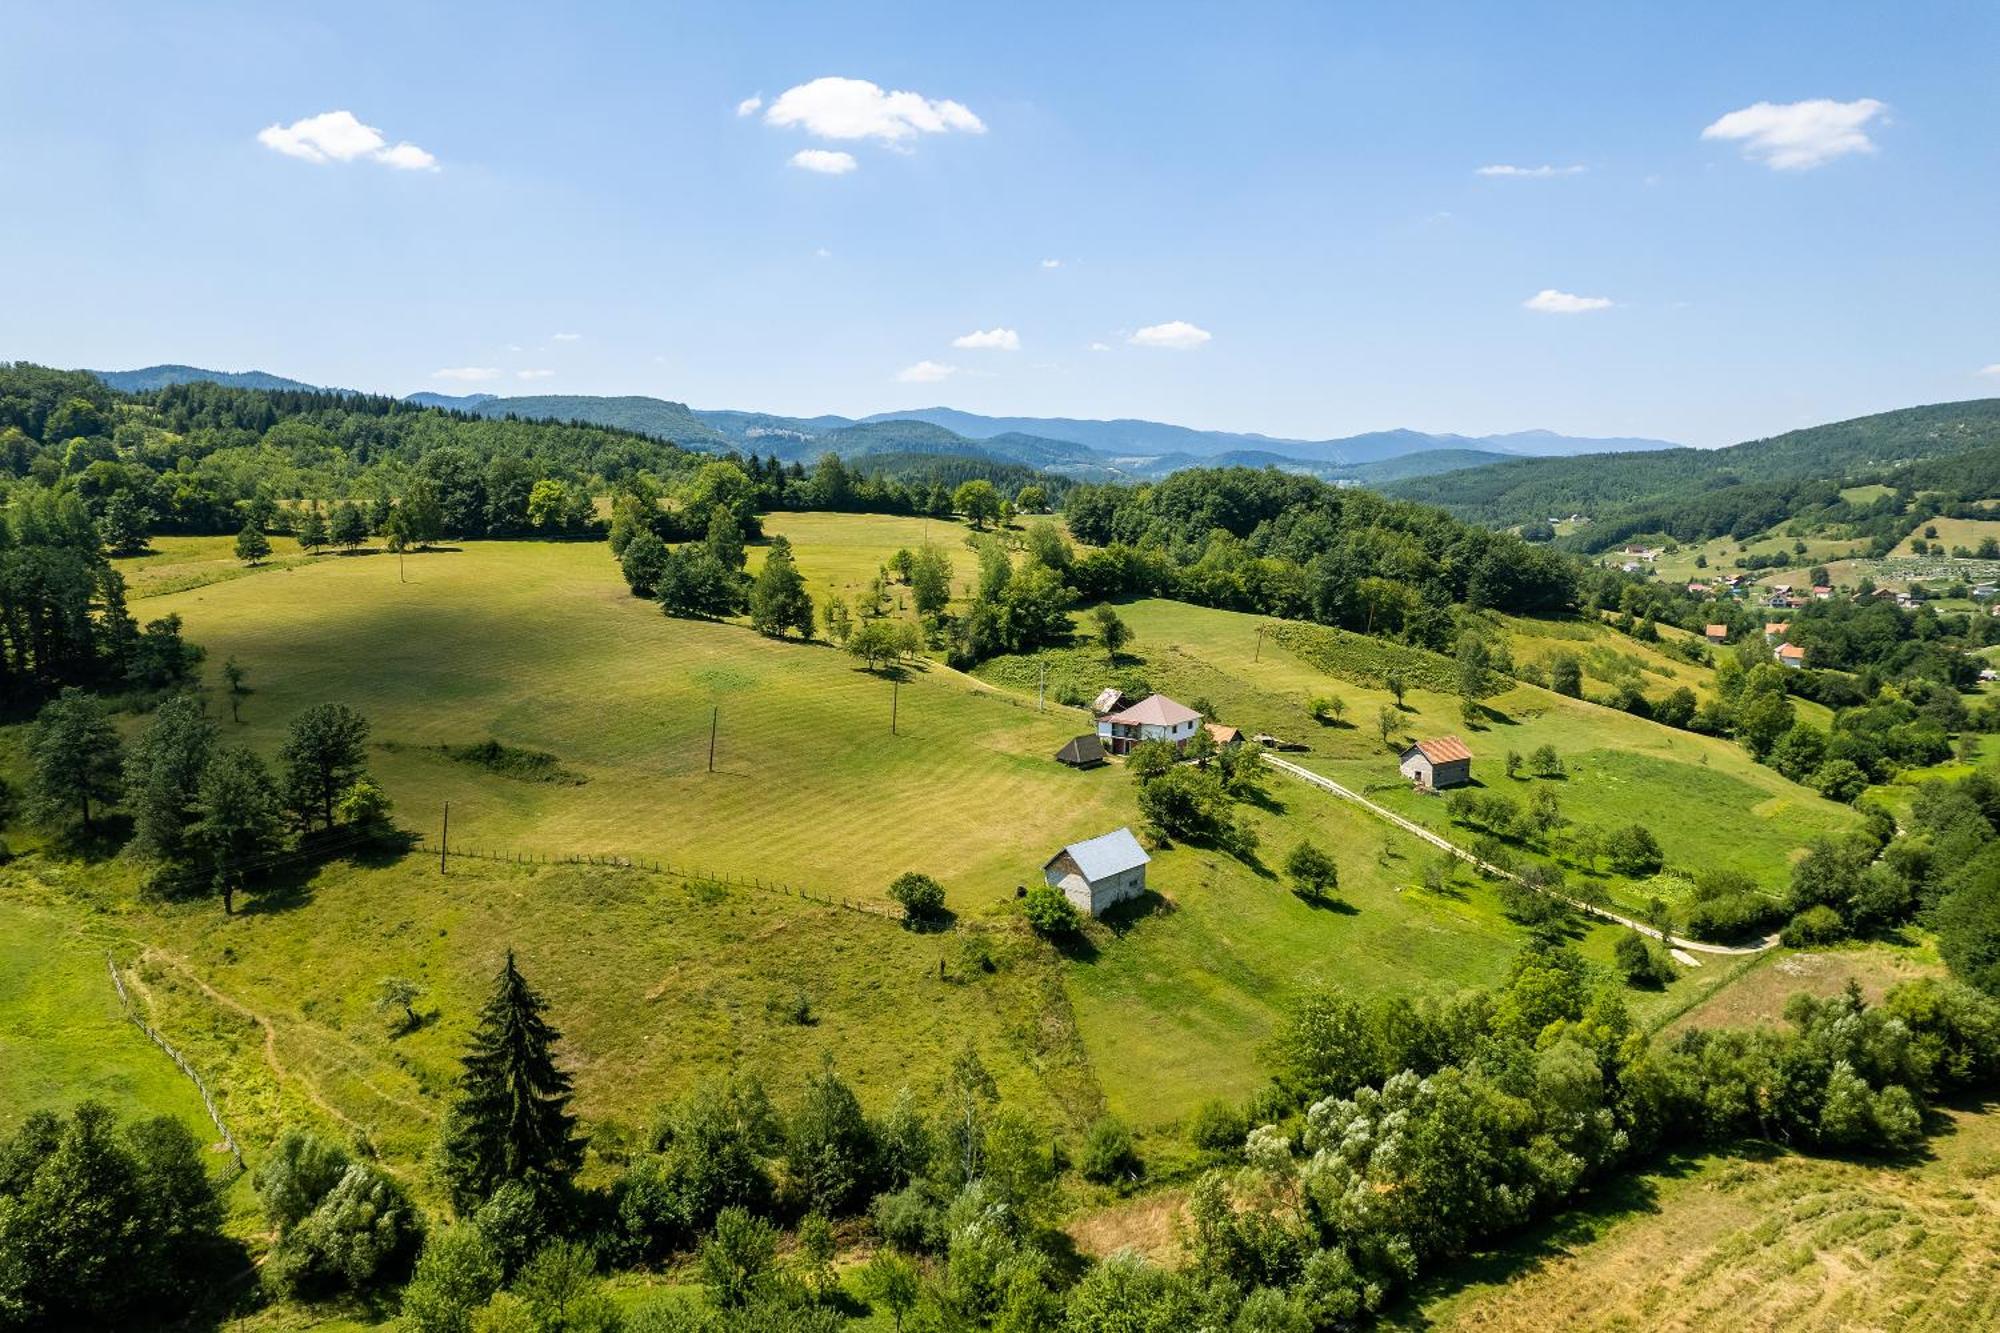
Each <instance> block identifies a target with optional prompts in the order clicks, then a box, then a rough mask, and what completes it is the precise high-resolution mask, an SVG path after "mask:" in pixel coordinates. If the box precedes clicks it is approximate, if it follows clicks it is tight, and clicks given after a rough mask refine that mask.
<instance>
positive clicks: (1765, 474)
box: [1388, 398, 2000, 524]
mask: <svg viewBox="0 0 2000 1333" xmlns="http://www.w3.org/2000/svg"><path fill="white" fill-rule="evenodd" d="M1992 445H2000V398H1985V399H1974V400H1971V401H1967V402H1959V403H1935V404H1930V405H1928V406H1924V407H1909V408H1903V409H1900V410H1898V411H1894V412H1881V413H1877V414H1875V415H1873V416H1865V417H1855V418H1853V419H1852V420H1849V421H1836V422H1830V423H1828V424H1826V425H1822V426H1808V427H1806V428H1805V429H1803V430H1795V431H1788V432H1786V433H1785V434H1783V435H1774V436H1772V437H1770V438H1768V439H1763V440H1751V441H1749V442H1747V443H1744V444H1736V445H1731V446H1729V447H1728V448H1724V449H1712V450H1703V449H1669V450H1662V451H1659V452H1655V453H1640V454H1589V455H1584V456H1582V457H1577V458H1549V459H1522V460H1517V461H1508V462H1504V463H1496V464H1493V465H1491V466H1489V467H1482V468H1478V469H1474V470H1470V471H1463V472H1452V473H1446V474H1444V475H1443V476H1438V477H1429V478H1424V479H1422V480H1420V481H1419V480H1411V481H1405V482H1402V483H1399V484H1396V485H1392V486H1390V487H1389V488H1388V490H1389V492H1390V493H1391V494H1395V495H1402V496H1405V497H1407V498H1410V499H1416V500H1423V501H1425V502H1427V503H1430V504H1437V505H1443V506H1444V507H1445V508H1447V509H1449V510H1451V511H1452V512H1453V513H1455V514H1457V515H1458V516H1459V517H1461V518H1466V519H1471V520H1473V521H1475V522H1480V523H1491V524H1513V523H1526V522H1529V521H1532V520H1535V519H1544V518H1561V517H1566V516H1568V515H1570V514H1578V513H1580V514H1583V515H1584V516H1585V517H1588V518H1590V519H1592V520H1593V521H1594V522H1598V523H1602V522H1604V521H1606V520H1607V519H1610V518H1612V517H1615V516H1616V515H1617V514H1618V513H1620V512H1621V511H1625V510H1630V509H1637V508H1639V507H1641V506H1644V505H1647V504H1651V503H1654V502H1658V501H1664V500H1680V499H1684V498H1689V497H1693V496H1696V495H1699V494H1701V493H1703V492H1707V491H1714V490H1720V489H1723V488H1725V487H1729V486H1735V485H1744V484H1753V483H1759V482H1779V481H1799V480H1806V479H1813V480H1820V481H1826V480H1833V479H1836V478H1848V477H1854V476H1857V475H1862V474H1872V473H1875V472H1881V471H1886V470H1888V469H1892V468H1895V467H1897V466H1900V465H1903V464H1906V463H1910V462H1914V461H1917V460H1921V459H1928V458H1941V457H1946V456H1949V455H1953V454H1958V453H1963V452H1966V451H1969V450H1973V449H1979V448H1984V447H1988V446H1992Z"/></svg>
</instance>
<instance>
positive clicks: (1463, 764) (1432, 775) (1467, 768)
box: [1398, 736, 1472, 791]
mask: <svg viewBox="0 0 2000 1333" xmlns="http://www.w3.org/2000/svg"><path fill="white" fill-rule="evenodd" d="M1398 767H1400V768H1401V769H1402V772H1403V776H1404V777H1406V778H1408V779H1409V780H1410V781H1412V782H1414V783H1416V784H1417V786H1419V787H1421V788H1424V789H1426V790H1429V791H1443V790H1444V789H1445V788H1446V787H1463V786H1464V785H1465V784H1466V783H1468V782H1470V781H1472V751H1470V750H1468V749H1466V748H1465V742H1464V741H1462V740H1460V739H1459V738H1458V737H1456V736H1439V737H1438V738H1437V739H1436V740H1428V741H1418V742H1417V743H1416V744H1415V745H1412V746H1411V747H1410V748H1409V749H1407V750H1405V751H1403V760H1402V763H1401V764H1400V765H1398Z"/></svg>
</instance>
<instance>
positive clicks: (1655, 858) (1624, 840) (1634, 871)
mask: <svg viewBox="0 0 2000 1333" xmlns="http://www.w3.org/2000/svg"><path fill="white" fill-rule="evenodd" d="M1604 853H1605V855H1606V856H1608V857H1609V858H1610V860H1611V868H1612V869H1613V870H1615V871H1617V872H1618V873H1619V874H1621V875H1632V876H1635V877H1636V876H1639V875H1654V874H1658V873H1659V870H1660V867H1661V866H1662V865H1664V864H1665V863H1666V859H1665V857H1664V856H1663V855H1662V854H1661V852H1660V843H1659V839H1657V838H1655V837H1654V836H1653V831H1652V830H1651V829H1649V828H1647V827H1646V826H1645V825H1644V824H1627V825H1626V826H1625V827H1624V828H1621V829H1614V830H1612V832H1611V834H1610V836H1608V837H1607V838H1605V840H1604Z"/></svg>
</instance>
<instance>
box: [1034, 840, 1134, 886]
mask: <svg viewBox="0 0 2000 1333" xmlns="http://www.w3.org/2000/svg"><path fill="white" fill-rule="evenodd" d="M1063 852H1067V853H1068V854H1069V859H1070V860H1072V861H1074V862H1076V868H1077V869H1078V870H1081V871H1082V872H1083V877H1084V878H1085V879H1087V880H1090V881H1091V882H1092V883H1095V882H1097V881H1098V880H1100V879H1106V878H1109V877H1110V876H1112V875H1116V874H1121V873H1122V872H1124V871H1127V870H1133V869H1136V868H1138V867H1139V866H1142V865H1145V864H1146V863H1147V862H1148V861H1151V860H1152V859H1153V858H1152V857H1150V856H1148V855H1146V849H1145V848H1143V847H1141V846H1140V845H1139V840H1138V839H1137V838H1135V837H1133V836H1132V830H1131V829H1129V828H1121V829H1114V830H1113V831H1112V832H1110V833H1106V834H1102V835H1101V836H1099V837H1095V838H1091V839H1088V840H1086V841H1084V842H1073V843H1071V844H1070V845H1069V846H1067V847H1065V848H1063V849H1062V852H1058V853H1056V856H1061V855H1062V854H1063ZM1056 856H1051V857H1050V858H1049V860H1050V861H1051V862H1053V861H1054V860H1055V859H1056Z"/></svg>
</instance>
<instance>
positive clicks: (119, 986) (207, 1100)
mask: <svg viewBox="0 0 2000 1333" xmlns="http://www.w3.org/2000/svg"><path fill="white" fill-rule="evenodd" d="M104 969H105V971H107V972H109V973H110V974H111V988H112V989H113V990H115V991H117V992H118V1007H119V1008H120V1009H121V1010H123V1011H124V1014H125V1017H126V1018H128V1019H130V1020H131V1022H132V1025H133V1026H134V1027H136V1028H138V1029H139V1031H141V1032H143V1033H145V1034H146V1036H147V1037H148V1038H149V1039H150V1040H151V1041H152V1043H153V1045H155V1046H157V1047H159V1048H160V1049H161V1050H162V1051H164V1052H166V1055H167V1058H168V1059H169V1060H172V1061H173V1062H174V1064H175V1066H176V1067H177V1068H179V1070H180V1071H181V1073H182V1074H184V1075H186V1076H187V1080H188V1082H190V1083H192V1084H194V1090H195V1091H196V1092H198V1093H200V1094H201V1104H202V1106H203V1107H204V1108H206V1109H207V1111H208V1118H209V1119H210V1120H212V1121H214V1122H215V1131H216V1133H218V1134H220V1135H222V1146H223V1147H224V1148H225V1149H227V1150H228V1152H229V1155H230V1156H231V1157H232V1158H234V1159H235V1160H236V1170H237V1173H238V1174H239V1175H240V1174H241V1173H242V1172H243V1171H244V1170H245V1169H246V1168H245V1167H244V1165H243V1149H242V1148H240V1147H238V1146H237V1143H236V1136H235V1135H234V1134H231V1133H230V1132H229V1126H228V1125H227V1124H226V1123H224V1121H223V1119H222V1111H221V1110H220V1108H218V1107H217V1106H216V1104H215V1098H213V1097H211V1096H210V1095H209V1092H208V1084H207V1083H205V1082H204V1081H203V1080H202V1077H201V1075H200V1074H198V1073H196V1072H195V1068H194V1066H193V1065H191V1064H189V1063H188V1061H187V1057H186V1056H184V1055H182V1054H181V1053H180V1052H179V1051H177V1050H175V1049H174V1046H173V1043H171V1042H169V1041H168V1040H167V1039H166V1038H165V1037H163V1036H161V1035H160V1031H159V1029H158V1028H156V1027H154V1026H153V1025H152V1024H151V1023H148V1022H147V1021H146V1020H145V1019H143V1018H141V1017H139V1014H138V1010H137V1009H135V1008H134V1007H133V1004H132V997H131V996H130V995H128V994H126V992H125V979H124V978H123V977H121V976H119V975H118V960H117V959H115V958H113V957H112V956H111V950H109V949H106V950H105V951H104Z"/></svg>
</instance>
